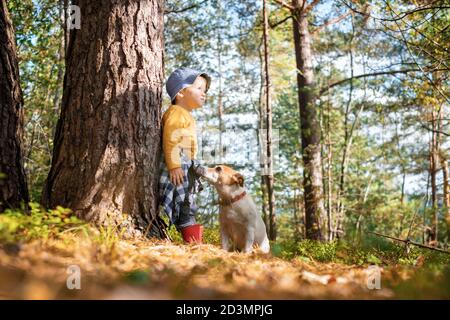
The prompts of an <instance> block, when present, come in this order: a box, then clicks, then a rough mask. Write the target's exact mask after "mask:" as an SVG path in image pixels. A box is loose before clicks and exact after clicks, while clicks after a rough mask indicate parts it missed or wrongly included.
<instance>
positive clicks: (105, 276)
mask: <svg viewBox="0 0 450 320" xmlns="http://www.w3.org/2000/svg"><path fill="white" fill-rule="evenodd" d="M70 265H78V266H79V267H80V269H81V290H69V289H68V288H67V286H66V280H67V277H68V273H67V268H68V266H70ZM383 276H384V275H383ZM386 276H389V275H386ZM403 276H404V277H405V278H406V277H408V274H407V273H406V274H405V275H403ZM366 281H367V273H366V270H365V268H362V267H357V266H348V265H341V264H335V263H317V262H311V263H310V262H308V263H305V262H304V261H302V260H301V259H292V260H290V261H287V260H282V259H279V258H276V257H273V256H270V255H264V254H262V253H258V252H256V253H252V254H242V253H228V252H225V251H223V250H222V249H220V248H219V247H217V246H215V245H211V244H203V245H178V244H177V245H176V244H173V243H170V242H163V241H150V240H134V241H130V240H128V241H127V240H119V239H115V240H113V241H109V242H107V243H105V241H101V240H99V237H98V234H97V235H94V236H93V235H92V234H91V235H87V234H83V233H79V234H73V233H64V234H62V235H61V236H58V237H57V238H56V239H48V240H35V241H32V242H29V243H27V244H23V245H12V246H3V247H0V297H1V298H6V299H11V298H12V299H330V298H332V299H350V298H358V299H384V298H390V297H393V293H392V292H391V291H390V290H389V289H381V290H368V289H367V285H366Z"/></svg>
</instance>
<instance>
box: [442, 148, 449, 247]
mask: <svg viewBox="0 0 450 320" xmlns="http://www.w3.org/2000/svg"><path fill="white" fill-rule="evenodd" d="M441 164H442V178H443V179H444V190H443V193H444V206H445V222H446V223H447V241H448V242H450V186H449V180H448V179H449V177H448V163H447V159H445V158H444V157H443V156H441Z"/></svg>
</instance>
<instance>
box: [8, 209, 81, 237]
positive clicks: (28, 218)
mask: <svg viewBox="0 0 450 320" xmlns="http://www.w3.org/2000/svg"><path fill="white" fill-rule="evenodd" d="M29 205H30V208H31V210H30V212H29V213H26V212H24V211H23V210H19V209H16V210H11V209H7V210H6V211H5V212H3V213H1V214H0V241H1V242H7V243H9V242H21V241H30V240H33V239H48V238H50V237H53V236H57V235H58V234H60V233H61V232H64V231H66V230H74V229H79V228H83V227H85V226H86V224H85V222H83V221H81V220H79V219H78V218H77V217H76V216H75V215H74V214H73V213H72V212H71V210H70V209H65V208H62V207H59V206H58V207H56V208H55V209H53V210H44V209H43V208H42V207H41V206H40V205H39V204H37V203H34V202H30V204H29Z"/></svg>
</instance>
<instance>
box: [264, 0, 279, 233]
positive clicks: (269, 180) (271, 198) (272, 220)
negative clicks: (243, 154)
mask: <svg viewBox="0 0 450 320" xmlns="http://www.w3.org/2000/svg"><path fill="white" fill-rule="evenodd" d="M263 19H264V35H263V37H264V38H263V39H264V68H265V72H264V73H265V87H266V94H265V100H266V124H267V134H266V147H267V154H266V161H267V172H266V175H265V177H266V185H267V199H268V204H269V206H268V207H269V239H270V240H272V241H275V240H276V238H277V230H276V216H275V193H274V190H273V189H274V187H273V182H274V178H273V156H272V104H271V97H270V96H271V92H270V91H271V90H270V89H271V88H270V87H271V84H270V74H269V13H268V8H267V1H266V0H263Z"/></svg>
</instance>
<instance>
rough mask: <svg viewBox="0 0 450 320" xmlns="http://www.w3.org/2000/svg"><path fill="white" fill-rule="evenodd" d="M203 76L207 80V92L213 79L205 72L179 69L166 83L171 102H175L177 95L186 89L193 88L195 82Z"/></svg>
mask: <svg viewBox="0 0 450 320" xmlns="http://www.w3.org/2000/svg"><path fill="white" fill-rule="evenodd" d="M199 76H203V77H205V79H206V91H208V89H209V86H210V84H211V78H210V77H209V76H208V75H207V74H206V73H204V72H200V71H197V70H194V69H190V68H178V69H176V70H175V71H174V72H172V74H171V75H170V76H169V78H168V79H167V82H166V90H167V93H168V94H169V96H170V101H172V102H173V101H174V100H175V97H176V96H177V93H178V92H180V90H183V89H184V88H186V87H189V86H191V85H192V84H193V83H194V82H195V80H196V79H197V78H198V77H199Z"/></svg>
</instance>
